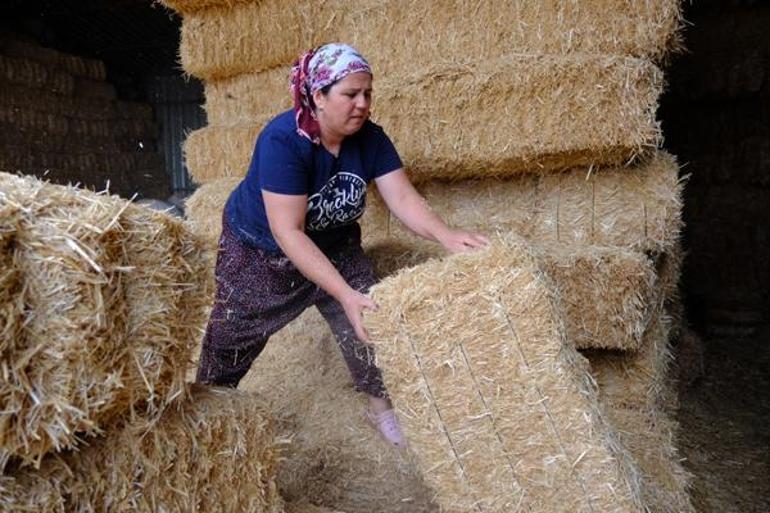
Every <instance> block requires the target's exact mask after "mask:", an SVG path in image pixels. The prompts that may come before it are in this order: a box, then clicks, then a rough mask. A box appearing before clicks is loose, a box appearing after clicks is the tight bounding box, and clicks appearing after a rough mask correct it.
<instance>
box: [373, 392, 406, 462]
mask: <svg viewBox="0 0 770 513" xmlns="http://www.w3.org/2000/svg"><path fill="white" fill-rule="evenodd" d="M366 418H367V420H368V421H369V423H370V424H371V425H372V426H373V427H374V428H376V429H377V431H379V432H380V434H381V435H382V436H383V438H385V440H387V441H388V443H390V444H391V445H392V446H394V447H397V448H399V449H400V448H403V447H405V446H406V440H405V438H404V432H403V431H402V430H401V424H399V422H398V418H396V412H395V410H393V404H391V402H390V400H388V399H384V398H381V397H373V396H369V409H368V410H367V411H366Z"/></svg>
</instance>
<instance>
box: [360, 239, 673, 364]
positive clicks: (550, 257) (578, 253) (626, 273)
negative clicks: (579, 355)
mask: <svg viewBox="0 0 770 513" xmlns="http://www.w3.org/2000/svg"><path fill="white" fill-rule="evenodd" d="M364 248H365V250H366V253H367V256H368V257H369V259H370V261H371V262H372V265H373V266H374V269H375V272H376V273H377V275H378V276H380V277H385V276H389V275H391V274H394V273H396V272H397V271H399V270H400V269H402V268H405V267H413V266H415V265H418V264H421V263H423V262H425V261H427V260H429V259H432V258H440V257H442V256H444V254H445V252H444V251H443V250H442V249H441V248H440V247H439V246H438V245H437V244H435V243H431V242H427V241H425V242H419V241H410V242H407V241H404V240H402V239H381V238H379V239H373V240H371V241H366V242H365V243H364ZM532 251H533V252H535V253H537V255H538V258H539V261H540V265H541V268H542V270H543V271H544V272H545V273H546V274H547V275H548V276H549V277H550V279H551V280H552V282H553V284H554V287H555V292H556V294H557V296H558V298H559V302H560V305H561V307H562V308H563V310H564V314H565V315H564V325H565V330H566V333H567V338H568V339H569V341H570V342H571V343H572V344H573V345H574V347H577V348H580V349H582V348H609V349H622V350H634V349H637V348H639V346H640V344H641V343H642V338H643V336H644V333H645V332H646V331H647V328H648V325H649V324H650V323H651V322H652V319H653V315H654V313H655V312H657V307H658V304H659V291H658V289H659V287H658V283H657V279H656V275H655V267H654V262H653V261H652V260H651V259H650V258H649V257H647V256H646V255H645V254H644V253H640V252H634V251H628V250H625V249H623V248H613V247H603V246H573V245H564V244H535V245H533V248H532Z"/></svg>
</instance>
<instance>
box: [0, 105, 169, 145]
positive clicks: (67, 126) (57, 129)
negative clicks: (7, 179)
mask: <svg viewBox="0 0 770 513" xmlns="http://www.w3.org/2000/svg"><path fill="white" fill-rule="evenodd" d="M0 123H3V124H8V125H13V126H15V127H16V130H20V131H25V132H44V133H45V134H46V135H47V134H57V135H69V136H77V137H88V138H90V137H104V136H105V135H112V136H113V137H135V136H139V137H148V138H149V137H155V136H157V127H156V125H155V123H154V121H153V120H152V119H151V118H145V119H140V118H124V119H79V118H77V117H71V116H69V115H67V114H55V113H51V112H42V111H37V110H31V109H25V108H19V107H8V108H0Z"/></svg>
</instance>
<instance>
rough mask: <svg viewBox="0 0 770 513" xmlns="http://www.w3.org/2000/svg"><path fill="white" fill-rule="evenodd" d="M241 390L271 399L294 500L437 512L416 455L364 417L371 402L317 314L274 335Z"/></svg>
mask: <svg viewBox="0 0 770 513" xmlns="http://www.w3.org/2000/svg"><path fill="white" fill-rule="evenodd" d="M240 388H242V389H243V390H250V391H255V392H257V393H258V394H259V395H260V397H263V398H264V399H265V400H266V401H268V403H269V405H270V410H271V412H273V414H274V415H275V416H276V421H277V430H278V436H279V438H283V439H287V440H289V443H288V445H287V446H286V447H285V449H284V450H283V452H282V461H281V466H280V469H279V472H278V477H277V483H278V486H279V489H280V492H281V495H282V496H283V497H284V498H285V499H286V500H287V501H307V502H311V503H313V504H317V505H321V506H324V507H326V508H331V509H335V510H342V511H346V512H350V513H356V512H364V511H365V512H367V513H438V508H437V507H436V505H435V504H433V502H432V497H433V492H432V491H431V490H430V489H428V487H427V486H425V484H424V481H423V479H422V477H421V476H420V474H419V471H418V470H417V467H416V466H415V464H414V461H413V460H412V459H411V457H409V455H408V454H402V453H400V452H398V451H395V450H394V449H393V447H391V446H390V445H388V444H387V442H385V441H384V440H382V439H381V438H380V436H379V434H378V433H377V431H375V430H374V429H373V428H372V427H371V426H369V425H368V423H367V422H366V420H365V419H364V410H365V408H366V399H365V396H364V395H363V394H360V393H357V392H355V390H354V388H353V384H352V381H351V378H350V373H349V371H348V368H347V366H346V365H345V363H344V361H343V359H342V355H341V354H340V351H339V349H338V347H337V344H336V342H335V341H334V337H333V335H332V333H331V331H330V330H329V328H328V326H327V325H326V322H325V321H324V320H323V318H322V317H321V315H320V314H319V313H318V312H317V311H315V310H310V311H306V312H305V313H304V314H302V315H301V316H300V317H299V318H298V319H296V320H295V321H293V322H292V323H290V324H289V325H288V326H287V327H285V328H284V329H283V330H281V331H279V332H278V333H276V334H275V335H273V336H272V337H271V338H270V341H269V343H268V345H267V347H266V348H265V350H264V352H263V353H262V354H261V355H260V357H259V358H258V359H257V360H256V361H255V362H254V365H253V366H252V369H251V371H250V372H249V374H248V375H247V376H246V377H245V378H244V380H243V381H242V382H241V385H240ZM303 513H304V511H303Z"/></svg>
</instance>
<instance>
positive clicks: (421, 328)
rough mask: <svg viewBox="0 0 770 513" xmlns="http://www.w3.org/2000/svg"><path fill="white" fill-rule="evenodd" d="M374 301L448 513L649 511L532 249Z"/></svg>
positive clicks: (454, 270) (387, 360) (451, 265)
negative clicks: (645, 508)
mask: <svg viewBox="0 0 770 513" xmlns="http://www.w3.org/2000/svg"><path fill="white" fill-rule="evenodd" d="M372 294H373V297H374V299H375V301H376V302H377V303H378V304H379V309H378V311H377V312H373V313H371V314H369V315H368V316H367V327H368V328H369V330H370V333H371V334H372V337H373V339H374V340H375V341H376V346H377V350H378V361H379V362H380V364H381V366H382V368H383V371H384V377H385V382H386V385H387V386H388V390H389V392H390V394H391V396H392V397H393V398H394V403H395V405H396V408H397V410H398V412H399V415H400V418H401V419H402V422H403V424H404V427H405V430H406V432H407V435H408V439H409V441H410V446H411V448H412V449H413V450H414V452H415V453H416V454H417V456H418V459H419V462H420V466H421V469H422V470H423V473H424V474H425V476H426V480H427V481H428V483H429V484H430V485H431V487H432V488H433V489H434V490H435V491H436V494H437V500H438V501H439V503H440V504H441V506H442V507H443V508H444V509H445V510H446V511H458V512H459V511H463V512H466V511H511V510H515V509H517V508H518V509H532V510H534V511H571V512H574V511H642V510H643V505H642V502H641V499H640V496H639V490H638V484H639V483H638V482H637V474H636V473H637V470H636V468H635V467H634V465H633V464H632V463H631V461H630V457H629V456H628V454H627V453H626V452H625V449H623V447H622V446H621V445H619V444H618V443H617V441H616V440H615V438H614V435H613V432H612V431H611V429H610V428H609V427H608V426H607V425H606V424H605V423H604V421H603V420H602V416H601V411H600V409H599V406H598V402H597V399H596V396H595V391H594V389H593V387H592V385H591V378H590V377H589V375H588V367H587V364H586V361H585V360H584V359H583V358H582V357H580V355H579V354H578V353H577V352H576V351H575V350H574V349H573V348H571V347H570V345H569V344H568V343H566V339H565V336H564V332H563V331H562V327H561V325H560V322H559V318H560V313H559V311H558V307H557V303H556V302H555V301H556V297H555V295H554V293H553V289H552V288H551V286H550V284H549V280H548V279H547V277H546V276H545V274H544V273H543V272H542V271H541V270H540V269H539V268H538V265H537V263H536V261H535V259H534V258H533V257H532V255H531V254H530V251H529V248H528V245H527V244H525V243H524V242H522V241H520V240H516V239H515V238H509V239H508V240H498V241H495V243H494V244H493V245H492V247H491V248H489V249H488V250H484V251H482V252H478V253H475V254H468V255H458V256H454V257H451V258H448V259H445V260H443V261H437V262H434V263H428V264H425V265H422V266H419V267H415V268H412V269H408V270H405V271H403V272H401V273H399V274H398V275H396V276H394V277H391V278H388V279H386V280H384V281H383V282H382V283H381V284H379V285H377V286H376V287H375V288H374V289H373V291H372Z"/></svg>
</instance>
